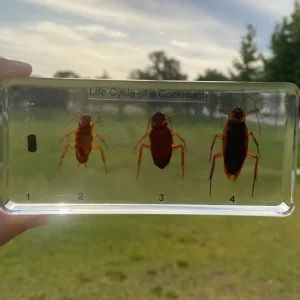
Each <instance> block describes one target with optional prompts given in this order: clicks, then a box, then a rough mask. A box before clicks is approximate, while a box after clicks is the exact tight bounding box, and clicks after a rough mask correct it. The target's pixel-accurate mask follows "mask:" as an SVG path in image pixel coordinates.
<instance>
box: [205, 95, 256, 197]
mask: <svg viewBox="0 0 300 300" xmlns="http://www.w3.org/2000/svg"><path fill="white" fill-rule="evenodd" d="M250 98H251V97H250ZM251 99H252V98H251ZM253 103H254V101H253ZM254 105H255V103H254ZM258 111H259V110H258V109H256V108H255V109H254V110H251V111H250V112H249V113H247V114H246V113H245V112H244V111H243V110H242V109H241V108H239V107H236V108H234V109H233V110H232V111H231V112H230V113H224V112H221V111H220V113H223V114H225V115H227V116H228V119H227V121H226V124H225V126H224V128H223V134H216V135H215V137H214V140H213V142H212V145H211V148H210V159H209V161H211V156H212V150H213V147H214V144H215V141H216V138H221V139H222V150H223V151H220V152H217V153H216V154H215V155H214V156H213V161H212V166H211V172H210V176H209V180H210V192H209V194H210V195H211V182H212V177H213V172H214V168H215V160H216V158H219V157H223V163H224V172H225V174H226V176H227V178H228V179H229V180H231V181H233V182H234V181H236V179H237V178H238V176H239V175H240V172H241V170H242V167H243V164H244V161H245V159H246V157H249V158H254V159H255V167H254V178H253V184H252V197H253V195H254V185H255V182H256V180H257V169H258V155H259V156H260V153H259V147H258V142H257V140H256V138H255V136H254V134H253V133H252V132H249V131H248V128H247V125H246V123H245V119H246V116H247V115H249V114H251V113H256V117H257V120H258V124H259V119H258V116H257V112H258ZM250 135H251V136H252V138H253V141H254V143H255V145H256V148H257V152H258V155H257V154H254V153H251V152H248V143H249V136H250ZM260 157H261V156H260Z"/></svg>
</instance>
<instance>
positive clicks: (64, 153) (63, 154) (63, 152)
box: [57, 143, 75, 171]
mask: <svg viewBox="0 0 300 300" xmlns="http://www.w3.org/2000/svg"><path fill="white" fill-rule="evenodd" d="M69 147H73V148H75V143H69V144H67V145H66V146H65V147H64V149H63V151H62V153H61V156H60V163H59V166H58V170H57V171H59V169H60V167H61V164H62V161H63V159H64V157H65V155H66V153H67V150H68V148H69Z"/></svg>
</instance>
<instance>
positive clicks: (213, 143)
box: [209, 134, 223, 161]
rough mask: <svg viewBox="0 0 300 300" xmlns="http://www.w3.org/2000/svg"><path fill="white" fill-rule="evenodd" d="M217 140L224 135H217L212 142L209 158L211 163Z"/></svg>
mask: <svg viewBox="0 0 300 300" xmlns="http://www.w3.org/2000/svg"><path fill="white" fill-rule="evenodd" d="M216 138H223V135H222V134H216V135H215V137H214V140H213V141H212V144H211V147H210V156H209V161H211V154H212V150H213V148H214V145H215V142H216Z"/></svg>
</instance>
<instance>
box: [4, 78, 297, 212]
mask: <svg viewBox="0 0 300 300" xmlns="http://www.w3.org/2000/svg"><path fill="white" fill-rule="evenodd" d="M298 98H299V89H298V87H297V86H295V85H293V84H290V83H244V82H243V83H238V82H187V81H126V80H124V81H118V80H89V79H59V78H24V79H22V78H15V79H6V80H4V81H2V82H1V85H0V105H1V106H0V109H1V110H0V112H1V127H0V139H1V145H2V147H1V153H0V163H1V170H0V171H1V173H0V183H1V195H0V196H1V201H0V202H1V208H2V210H3V211H5V212H7V213H11V214H199V215H201V214H205V215H252V216H287V215H290V214H291V212H292V211H293V209H294V186H295V174H296V167H297V160H296V157H297V134H298ZM237 107H238V108H241V109H242V110H243V112H244V113H245V114H246V117H245V123H246V126H247V128H248V133H247V131H246V127H245V126H244V125H243V122H241V121H243V116H244V115H243V112H241V111H238V110H235V113H234V114H231V115H230V113H231V112H232V110H233V109H234V108H237ZM255 109H258V110H259V111H258V113H257V114H256V113H255V111H254V112H253V110H255ZM220 111H222V114H221V113H220ZM251 111H252V113H250V114H249V115H247V114H248V113H249V112H251ZM155 112H160V113H161V114H156V115H155V117H153V118H152V121H151V120H150V118H151V117H152V116H153V115H154V113H155ZM89 115H90V116H89ZM168 115H171V116H170V117H168V119H167V122H166V118H167V116H168ZM89 118H91V120H92V121H97V120H101V122H98V123H96V124H94V127H93V128H91V123H90V120H89ZM228 118H230V123H229V124H228V123H227V120H228ZM257 118H258V119H259V123H258V119H257ZM168 128H169V129H168ZM223 130H224V132H223ZM146 132H148V133H149V135H148V136H146V138H145V139H143V140H142V141H141V143H140V144H139V146H138V147H137V148H136V151H135V152H134V148H135V146H136V145H137V143H138V141H139V140H140V139H141V137H142V136H143V135H144V134H145V133H146ZM251 132H252V133H253V135H254V137H255V138H256V140H257V142H258V146H259V153H260V156H259V153H258V149H257V147H256V145H255V142H254V139H253V136H252V135H251V134H249V133H251ZM67 133H69V134H68V135H67V136H65V134H67ZM177 134H178V135H177ZM215 136H216V137H217V138H216V141H215V144H214V147H213V149H212V159H211V160H210V152H211V146H212V142H213V140H214V138H215ZM64 137H65V138H64ZM150 137H151V139H150ZM180 137H182V139H180ZM222 137H223V138H222ZM63 138H64V139H63ZM172 138H173V142H172ZM247 140H248V149H246V147H245V143H246V142H247ZM103 141H104V142H105V143H104V142H103ZM183 141H185V143H186V151H184V143H183ZM67 145H69V147H67V148H65V147H66V146H67ZM141 146H142V147H141ZM65 150H66V152H65ZM247 151H248V152H247ZM140 154H141V155H140ZM215 154H216V156H215V157H216V159H215V166H214V172H213V177H212V180H211V193H210V180H209V177H210V174H211V168H212V164H213V161H214V159H213V157H214V155H215ZM139 155H140V158H141V159H140V169H139V173H137V171H138V161H139ZM62 156H63V159H62V160H61V157H62ZM244 156H247V157H246V159H245V161H244V162H243V157H244ZM256 157H257V158H256ZM60 161H61V165H60ZM84 162H86V165H85V164H84ZM104 162H105V164H104ZM256 162H257V163H258V164H257V181H256V182H255V185H254V190H253V182H254V176H255V165H256ZM224 163H225V164H224ZM59 165H60V168H59ZM183 171H184V176H183ZM230 172H231V173H232V174H233V175H234V174H239V176H238V177H237V179H236V180H235V181H233V180H229V179H230V178H233V175H230V174H229V173H230ZM226 173H228V174H227V175H226ZM137 174H138V176H137ZM252 191H253V195H252Z"/></svg>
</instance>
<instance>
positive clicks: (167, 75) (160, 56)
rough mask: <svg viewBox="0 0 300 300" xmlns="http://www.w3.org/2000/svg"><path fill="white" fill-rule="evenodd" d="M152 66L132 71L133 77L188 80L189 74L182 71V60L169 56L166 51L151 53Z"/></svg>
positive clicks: (131, 76)
mask: <svg viewBox="0 0 300 300" xmlns="http://www.w3.org/2000/svg"><path fill="white" fill-rule="evenodd" d="M148 57H149V59H150V61H151V62H152V65H151V66H148V67H146V68H145V70H144V71H143V70H140V69H135V70H133V71H131V72H130V75H129V78H131V79H147V80H186V79H187V75H186V74H183V73H181V66H180V62H179V61H178V60H176V59H174V58H168V57H167V55H166V53H165V52H164V51H153V52H151V53H150V54H149V56H148Z"/></svg>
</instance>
